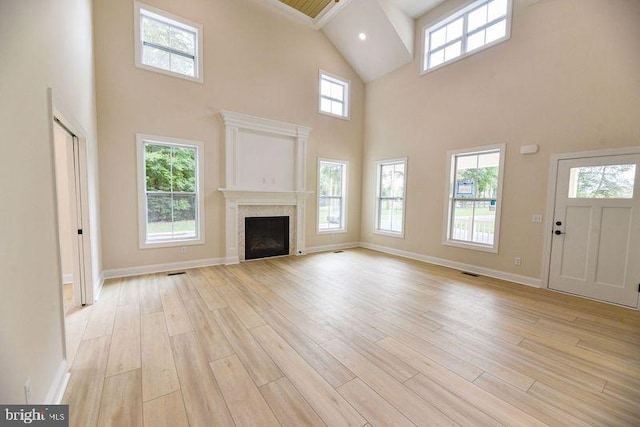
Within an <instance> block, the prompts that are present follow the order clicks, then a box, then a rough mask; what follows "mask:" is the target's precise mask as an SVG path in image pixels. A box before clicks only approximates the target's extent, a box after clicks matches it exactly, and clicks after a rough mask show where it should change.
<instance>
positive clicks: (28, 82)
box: [0, 0, 100, 403]
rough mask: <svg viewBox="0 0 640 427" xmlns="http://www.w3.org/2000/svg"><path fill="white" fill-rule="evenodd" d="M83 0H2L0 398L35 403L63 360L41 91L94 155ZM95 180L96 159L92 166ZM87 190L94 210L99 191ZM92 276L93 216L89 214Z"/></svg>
mask: <svg viewBox="0 0 640 427" xmlns="http://www.w3.org/2000/svg"><path fill="white" fill-rule="evenodd" d="M91 27H92V24H91V1H90V0H56V1H53V0H48V1H45V0H37V1H36V0H22V1H4V0H3V1H0V148H1V151H2V156H3V165H2V168H0V188H1V190H0V195H1V197H2V202H1V203H0V218H1V220H0V236H2V237H1V238H0V294H1V295H2V298H0V349H2V350H1V351H0V402H2V403H24V389H23V385H24V383H25V381H26V380H27V378H31V384H32V402H34V403H38V402H42V401H43V400H44V399H45V396H46V395H47V393H48V391H49V389H50V387H51V385H52V382H53V381H54V377H55V375H56V371H57V370H58V369H59V367H60V366H61V363H62V362H63V346H64V342H63V337H62V333H63V332H62V330H63V326H62V323H63V318H62V292H61V284H60V259H59V249H58V238H57V223H56V216H55V215H56V197H55V176H54V170H53V157H54V155H53V134H52V132H53V129H52V127H51V119H50V118H51V112H50V111H49V106H48V105H49V103H48V98H47V88H49V87H51V88H52V89H53V93H54V95H55V96H56V98H57V99H58V102H59V104H60V105H61V106H64V110H65V112H67V113H68V115H69V116H72V117H73V118H74V119H75V120H76V121H77V122H78V123H79V124H80V125H81V126H82V127H83V128H84V129H85V130H86V132H87V135H86V136H87V138H88V146H89V147H88V148H89V152H90V154H91V158H92V159H94V160H95V154H96V153H95V152H96V119H95V99H94V87H93V47H92V28H91ZM90 169H91V172H90V177H89V179H90V183H91V184H92V185H95V183H96V176H95V173H94V172H95V165H93V166H91V165H90ZM90 193H91V194H92V196H91V201H92V202H91V203H92V208H95V200H96V197H97V194H96V191H95V188H94V187H93V188H91V191H90ZM91 215H92V218H93V220H94V221H93V227H94V230H93V233H92V235H93V236H94V245H95V246H94V248H93V249H94V255H96V259H95V260H94V265H96V266H97V267H98V268H96V269H95V271H96V272H97V273H96V274H98V275H99V272H100V268H99V267H100V264H99V244H100V243H99V233H98V228H97V227H96V226H97V215H96V213H95V212H92V214H91Z"/></svg>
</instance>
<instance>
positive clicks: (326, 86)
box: [319, 71, 349, 119]
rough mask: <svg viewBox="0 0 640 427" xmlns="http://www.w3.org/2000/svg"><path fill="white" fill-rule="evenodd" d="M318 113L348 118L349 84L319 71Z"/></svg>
mask: <svg viewBox="0 0 640 427" xmlns="http://www.w3.org/2000/svg"><path fill="white" fill-rule="evenodd" d="M319 108H320V112H321V113H323V114H328V115H330V116H336V117H340V118H343V119H348V118H349V82H348V81H347V80H344V79H341V78H340V77H336V76H332V75H330V74H327V73H325V72H324V71H320V107H319Z"/></svg>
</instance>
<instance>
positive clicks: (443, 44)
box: [422, 0, 512, 72]
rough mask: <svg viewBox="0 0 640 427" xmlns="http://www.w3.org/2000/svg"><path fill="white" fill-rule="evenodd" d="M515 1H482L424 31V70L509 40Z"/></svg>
mask: <svg viewBox="0 0 640 427" xmlns="http://www.w3.org/2000/svg"><path fill="white" fill-rule="evenodd" d="M511 2H512V0H479V1H476V2H474V3H472V4H470V5H469V6H467V7H465V8H464V9H462V10H459V11H458V12H455V13H454V14H452V15H450V16H449V17H447V18H445V19H443V20H442V21H440V22H438V23H437V24H435V25H432V26H430V27H428V28H425V30H424V62H423V66H422V70H423V72H427V71H429V70H432V69H434V68H437V67H439V66H441V65H443V64H446V63H448V62H451V61H453V60H456V59H460V58H463V57H465V56H467V55H470V54H471V53H475V52H477V51H479V50H482V49H486V48H488V47H490V46H493V45H495V44H497V43H500V42H503V41H505V40H508V39H509V37H510V34H511V4H512V3H511Z"/></svg>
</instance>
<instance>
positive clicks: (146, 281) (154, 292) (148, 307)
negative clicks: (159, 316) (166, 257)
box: [138, 274, 162, 316]
mask: <svg viewBox="0 0 640 427" xmlns="http://www.w3.org/2000/svg"><path fill="white" fill-rule="evenodd" d="M138 290H139V292H140V314H142V315H143V316H144V315H145V314H151V313H157V312H159V311H162V300H161V299H160V291H159V290H158V278H157V277H156V275H155V274H150V275H148V276H144V278H143V279H141V281H140V284H139V286H138Z"/></svg>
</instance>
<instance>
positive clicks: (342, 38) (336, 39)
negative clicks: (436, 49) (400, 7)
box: [322, 0, 413, 82]
mask: <svg viewBox="0 0 640 427" xmlns="http://www.w3.org/2000/svg"><path fill="white" fill-rule="evenodd" d="M400 13H402V12H400ZM407 25H410V30H409V31H405V32H406V33H409V34H407V35H406V37H404V39H405V40H403V37H402V36H401V31H398V30H397V28H396V26H394V24H393V23H392V20H391V19H390V18H389V16H388V15H387V12H386V11H385V9H384V8H383V7H382V3H381V2H379V1H378V0H351V1H350V2H349V4H348V5H346V6H345V7H344V8H343V9H342V10H341V11H340V12H338V13H337V14H336V15H335V16H333V17H332V18H331V20H330V21H329V22H328V23H326V24H325V25H324V27H322V31H323V32H324V33H325V34H326V36H327V37H328V38H329V40H331V42H332V43H333V45H334V46H335V47H336V48H337V49H338V50H339V51H340V53H341V54H342V56H344V58H345V59H346V60H347V61H348V62H349V63H350V64H351V66H352V67H353V69H354V70H355V71H356V73H358V75H359V76H360V78H362V80H364V81H365V82H369V81H371V80H375V79H377V78H378V77H382V76H383V75H385V74H387V73H388V72H390V71H392V70H394V69H396V68H398V67H401V66H402V65H404V64H407V63H409V62H411V61H412V60H413V21H412V20H409V21H408V22H407ZM361 32H362V33H365V34H366V35H367V39H366V40H365V41H362V40H360V39H359V37H358V35H359V34H360V33H361ZM407 37H408V38H409V40H406V39H407ZM405 42H406V43H405ZM327 71H330V70H327Z"/></svg>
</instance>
